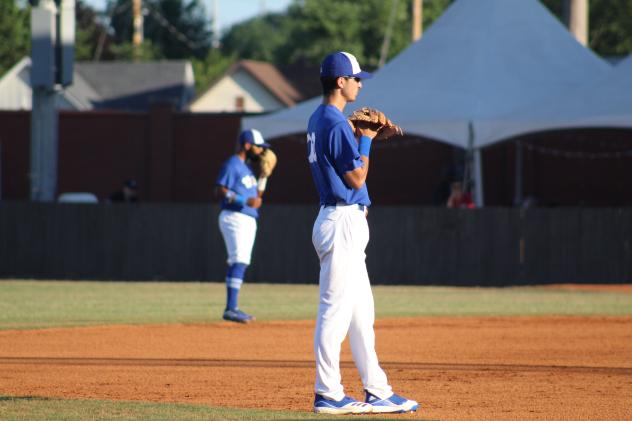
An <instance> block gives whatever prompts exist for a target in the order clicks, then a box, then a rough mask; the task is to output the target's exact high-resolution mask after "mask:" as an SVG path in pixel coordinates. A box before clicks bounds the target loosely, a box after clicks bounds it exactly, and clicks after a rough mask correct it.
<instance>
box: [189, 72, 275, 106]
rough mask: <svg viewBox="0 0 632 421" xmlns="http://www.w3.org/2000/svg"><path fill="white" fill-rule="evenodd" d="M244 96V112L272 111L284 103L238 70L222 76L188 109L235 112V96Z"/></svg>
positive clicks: (245, 73)
mask: <svg viewBox="0 0 632 421" xmlns="http://www.w3.org/2000/svg"><path fill="white" fill-rule="evenodd" d="M240 96H241V97H243V98H244V110H243V111H245V112H250V113H258V112H264V111H274V110H278V109H280V108H284V107H285V105H284V104H283V103H281V102H280V101H279V100H277V99H276V98H275V97H274V96H273V95H272V94H271V93H270V92H269V91H268V90H267V89H265V88H264V87H263V86H262V85H261V84H260V83H259V82H258V81H257V80H256V79H255V78H253V77H252V76H250V74H249V73H247V72H245V71H243V70H240V71H238V72H236V73H234V74H232V75H227V76H224V77H223V78H222V79H220V81H219V82H217V83H216V84H215V85H214V86H213V87H212V88H211V89H209V90H208V91H206V92H205V93H204V94H203V95H202V96H200V97H199V98H198V99H197V100H195V101H194V102H193V103H192V104H191V106H190V110H191V111H193V112H237V111H241V110H237V109H236V108H235V103H236V98H237V97H240Z"/></svg>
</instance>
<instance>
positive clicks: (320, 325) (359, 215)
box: [312, 205, 392, 400]
mask: <svg viewBox="0 0 632 421" xmlns="http://www.w3.org/2000/svg"><path fill="white" fill-rule="evenodd" d="M312 242H313V244H314V248H315V249H316V253H317V254H318V257H319V259H320V279H319V285H320V303H319V306H318V318H317V320H316V331H315V334H314V353H315V356H316V384H315V389H316V393H318V394H321V395H323V396H325V397H327V398H329V399H335V400H340V399H342V398H344V396H345V394H344V388H343V386H342V384H341V375H340V349H341V345H342V342H343V341H344V339H345V337H346V335H347V334H349V343H350V345H351V352H352V354H353V360H354V361H355V364H356V367H357V368H358V371H359V372H360V378H361V379H362V384H363V385H364V388H365V389H366V390H368V391H369V392H371V393H372V394H374V395H375V396H378V397H382V398H387V397H389V396H391V394H392V390H391V386H389V384H388V381H387V379H386V374H385V373H384V371H383V370H382V368H381V367H380V365H379V362H378V358H377V354H376V353H375V332H374V330H373V323H374V320H375V309H374V304H373V293H372V292H371V284H370V282H369V276H368V273H367V270H366V263H365V258H366V255H365V254H364V250H365V248H366V246H367V244H368V242H369V226H368V223H367V220H366V216H365V214H364V211H363V210H360V209H359V208H358V206H357V205H349V206H330V207H321V209H320V213H319V214H318V218H317V219H316V222H315V223H314V228H313V231H312Z"/></svg>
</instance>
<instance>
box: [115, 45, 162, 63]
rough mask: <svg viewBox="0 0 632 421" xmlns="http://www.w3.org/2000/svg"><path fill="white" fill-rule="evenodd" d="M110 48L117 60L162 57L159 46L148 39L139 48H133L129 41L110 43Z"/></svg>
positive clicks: (144, 59)
mask: <svg viewBox="0 0 632 421" xmlns="http://www.w3.org/2000/svg"><path fill="white" fill-rule="evenodd" d="M110 49H111V51H112V54H113V56H114V57H116V59H117V60H127V61H132V60H137V61H147V60H157V59H160V58H163V57H162V51H161V50H160V48H159V47H157V46H155V45H153V44H152V43H151V41H148V40H145V41H143V43H142V44H141V45H140V47H139V48H135V47H134V45H133V44H132V43H131V42H123V43H120V44H112V45H111V46H110Z"/></svg>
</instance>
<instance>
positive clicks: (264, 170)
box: [259, 148, 277, 178]
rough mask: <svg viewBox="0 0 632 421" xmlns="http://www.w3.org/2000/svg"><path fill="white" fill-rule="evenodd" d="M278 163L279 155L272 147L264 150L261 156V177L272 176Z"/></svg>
mask: <svg viewBox="0 0 632 421" xmlns="http://www.w3.org/2000/svg"><path fill="white" fill-rule="evenodd" d="M276 164H277V156H276V154H275V153H274V152H272V149H269V148H268V149H266V150H264V151H263V152H262V153H261V155H260V156H259V177H266V178H267V177H270V175H271V174H272V171H274V167H276Z"/></svg>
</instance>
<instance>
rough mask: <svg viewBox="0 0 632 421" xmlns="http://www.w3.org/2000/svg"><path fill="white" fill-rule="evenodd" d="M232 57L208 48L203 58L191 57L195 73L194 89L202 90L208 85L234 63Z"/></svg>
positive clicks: (199, 91)
mask: <svg viewBox="0 0 632 421" xmlns="http://www.w3.org/2000/svg"><path fill="white" fill-rule="evenodd" d="M234 61H235V60H234V59H233V58H232V57H226V56H224V55H223V54H222V53H221V52H220V51H219V50H217V49H213V50H210V51H209V53H208V55H207V56H206V57H205V58H204V59H201V60H200V59H193V60H192V61H191V63H192V65H193V74H194V75H195V91H196V92H198V93H202V92H204V91H205V90H206V89H208V87H209V86H210V85H211V83H213V82H214V81H215V80H217V79H218V78H219V77H220V76H222V75H223V74H224V72H226V70H228V68H229V67H230V65H231V64H233V63H234Z"/></svg>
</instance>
